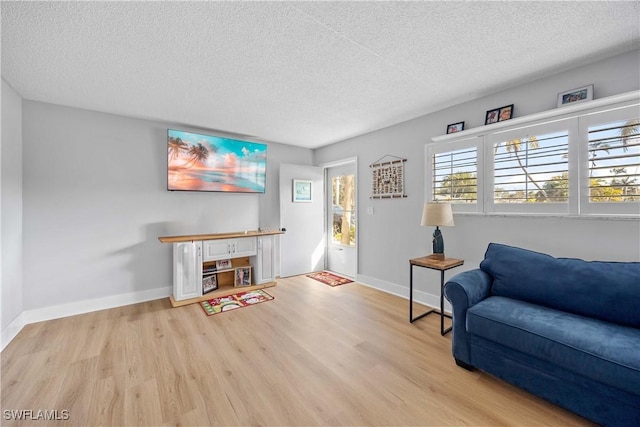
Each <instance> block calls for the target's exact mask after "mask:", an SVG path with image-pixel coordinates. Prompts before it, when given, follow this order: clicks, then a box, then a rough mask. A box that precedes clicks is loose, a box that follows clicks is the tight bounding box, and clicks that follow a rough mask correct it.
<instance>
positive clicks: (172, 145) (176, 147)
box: [169, 137, 188, 160]
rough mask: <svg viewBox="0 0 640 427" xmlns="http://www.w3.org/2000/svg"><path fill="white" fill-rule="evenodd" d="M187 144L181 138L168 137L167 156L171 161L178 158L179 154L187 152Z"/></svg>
mask: <svg viewBox="0 0 640 427" xmlns="http://www.w3.org/2000/svg"><path fill="white" fill-rule="evenodd" d="M187 147H188V145H187V143H186V142H184V141H183V140H182V139H181V138H173V137H169V156H170V158H171V160H175V159H177V158H178V156H180V152H182V151H187Z"/></svg>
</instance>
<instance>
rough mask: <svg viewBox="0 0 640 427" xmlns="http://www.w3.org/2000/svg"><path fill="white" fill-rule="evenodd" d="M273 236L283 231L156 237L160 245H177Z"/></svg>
mask: <svg viewBox="0 0 640 427" xmlns="http://www.w3.org/2000/svg"><path fill="white" fill-rule="evenodd" d="M274 234H284V231H281V230H270V231H258V230H249V231H237V232H233V233H216V234H189V235H185V236H163V237H158V240H160V241H161V242H162V243H177V242H191V241H194V240H220V239H234V238H238V237H252V236H270V235H274Z"/></svg>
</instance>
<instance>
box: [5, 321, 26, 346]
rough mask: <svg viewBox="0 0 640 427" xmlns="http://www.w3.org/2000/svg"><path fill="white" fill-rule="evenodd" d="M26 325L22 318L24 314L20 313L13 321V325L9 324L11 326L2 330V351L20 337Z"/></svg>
mask: <svg viewBox="0 0 640 427" xmlns="http://www.w3.org/2000/svg"><path fill="white" fill-rule="evenodd" d="M24 325H25V323H24V318H23V316H22V313H20V314H18V316H16V318H15V319H13V321H12V322H11V323H9V326H7V327H6V328H4V329H3V330H2V342H0V351H2V350H4V348H5V347H6V346H7V344H9V343H10V342H11V341H12V340H13V339H14V338H15V337H16V335H18V333H19V332H20V331H21V330H22V328H23V327H24Z"/></svg>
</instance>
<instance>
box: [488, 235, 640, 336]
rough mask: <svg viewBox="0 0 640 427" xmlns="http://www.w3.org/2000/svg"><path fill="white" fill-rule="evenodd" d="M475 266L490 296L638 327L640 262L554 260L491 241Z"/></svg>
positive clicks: (548, 256) (639, 320)
mask: <svg viewBox="0 0 640 427" xmlns="http://www.w3.org/2000/svg"><path fill="white" fill-rule="evenodd" d="M480 268H481V269H482V270H483V271H485V272H486V273H488V274H489V275H490V276H492V278H493V283H492V286H491V294H492V295H496V296H504V297H509V298H515V299H519V300H522V301H528V302H531V303H535V304H540V305H544V306H547V307H551V308H555V309H558V310H562V311H568V312H570V313H575V314H580V315H583V316H587V317H595V318H597V319H601V320H606V321H608V322H613V323H618V324H621V325H627V326H633V327H636V328H640V309H639V307H640V262H603V261H583V260H580V259H574V258H554V257H552V256H550V255H546V254H542V253H539V252H533V251H529V250H527V249H521V248H516V247H512V246H507V245H502V244H497V243H491V244H489V247H488V248H487V252H486V253H485V258H484V260H483V261H482V262H481V263H480Z"/></svg>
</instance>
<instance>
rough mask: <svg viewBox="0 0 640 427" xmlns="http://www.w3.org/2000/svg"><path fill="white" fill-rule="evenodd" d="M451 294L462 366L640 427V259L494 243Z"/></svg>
mask: <svg viewBox="0 0 640 427" xmlns="http://www.w3.org/2000/svg"><path fill="white" fill-rule="evenodd" d="M444 293H445V296H446V298H447V299H448V300H449V302H450V303H451V306H452V309H453V341H452V344H453V356H454V358H455V360H456V363H457V364H458V365H459V366H462V367H464V368H466V369H473V368H478V369H480V370H482V371H485V372H488V373H490V374H493V375H495V376H497V377H499V378H502V379H503V380H505V381H507V382H510V383H512V384H514V385H516V386H518V387H521V388H523V389H525V390H528V391H529V392H531V393H533V394H536V395H538V396H540V397H542V398H544V399H547V400H549V401H551V402H553V403H555V404H557V405H559V406H562V407H564V408H566V409H568V410H569V411H572V412H575V413H576V414H579V415H581V416H583V417H585V418H587V419H589V420H592V421H594V422H596V423H598V424H601V425H610V426H640V262H600V261H591V262H588V261H583V260H580V259H572V258H554V257H552V256H549V255H545V254H542V253H538V252H532V251H529V250H526V249H521V248H516V247H512V246H507V245H502V244H496V243H491V244H490V245H489V247H488V249H487V252H486V253H485V257H484V260H483V261H482V262H481V263H480V268H478V269H474V270H470V271H466V272H463V273H460V274H457V275H455V276H453V277H452V278H451V279H450V280H449V281H448V282H447V283H446V284H445V288H444Z"/></svg>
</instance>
